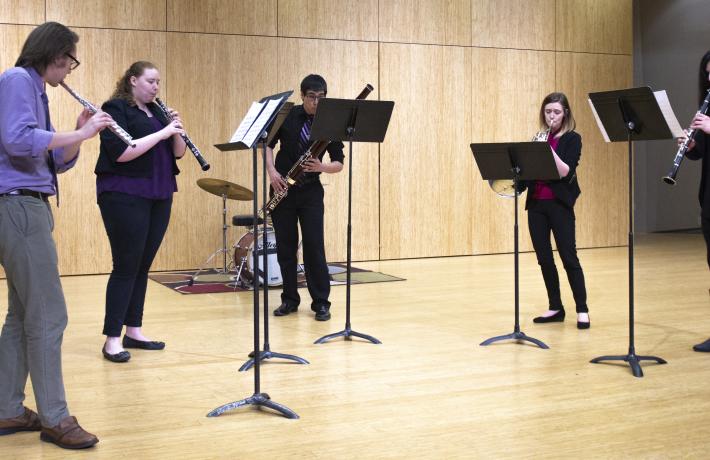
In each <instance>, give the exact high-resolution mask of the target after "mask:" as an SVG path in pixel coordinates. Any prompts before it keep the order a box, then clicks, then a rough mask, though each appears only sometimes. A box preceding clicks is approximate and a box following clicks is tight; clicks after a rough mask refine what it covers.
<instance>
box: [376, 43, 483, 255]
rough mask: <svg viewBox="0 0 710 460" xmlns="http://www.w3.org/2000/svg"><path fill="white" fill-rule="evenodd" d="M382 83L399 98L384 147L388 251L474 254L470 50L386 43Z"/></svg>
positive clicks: (383, 236) (383, 234) (385, 93)
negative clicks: (471, 211) (471, 208)
mask: <svg viewBox="0 0 710 460" xmlns="http://www.w3.org/2000/svg"><path fill="white" fill-rule="evenodd" d="M380 82H381V86H382V90H381V93H380V95H381V98H382V99H385V100H394V101H396V104H397V105H396V106H395V111H394V114H393V117H392V121H391V124H390V128H389V131H388V133H387V139H386V141H385V142H384V143H383V144H382V147H381V158H380V177H381V186H380V190H381V193H380V206H381V216H382V220H381V224H380V240H381V246H382V249H381V257H382V258H383V259H394V258H407V257H431V256H451V255H460V254H470V253H471V249H472V240H471V239H472V230H471V227H472V219H471V215H470V203H471V202H472V199H473V184H474V181H476V179H475V177H474V172H475V168H474V163H473V159H472V158H471V153H470V149H469V147H468V144H469V142H470V141H471V139H472V133H471V126H472V119H471V113H472V110H471V105H470V104H471V101H472V98H471V55H470V52H469V50H467V49H465V48H461V47H444V46H426V45H407V44H385V43H383V44H381V45H380Z"/></svg>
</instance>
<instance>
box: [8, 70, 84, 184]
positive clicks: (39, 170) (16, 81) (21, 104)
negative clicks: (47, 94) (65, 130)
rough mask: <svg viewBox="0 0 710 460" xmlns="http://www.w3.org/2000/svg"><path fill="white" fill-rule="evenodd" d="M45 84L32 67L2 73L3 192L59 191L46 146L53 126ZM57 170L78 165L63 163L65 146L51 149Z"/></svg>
mask: <svg viewBox="0 0 710 460" xmlns="http://www.w3.org/2000/svg"><path fill="white" fill-rule="evenodd" d="M44 88H45V83H44V81H43V80H42V77H40V75H39V74H38V73H37V71H36V70H35V69H33V68H22V67H13V68H11V69H9V70H7V71H5V72H4V73H3V74H2V75H0V193H7V192H11V191H13V190H17V189H29V190H34V191H37V192H42V193H46V194H49V195H53V194H54V193H56V191H55V189H54V182H53V179H52V172H51V171H50V170H49V164H48V161H47V155H48V154H49V152H48V150H47V147H48V146H49V143H50V142H51V141H52V136H53V134H52V133H53V132H54V128H53V127H52V126H51V125H50V126H49V129H47V125H48V123H47V115H46V113H45V108H44V102H42V94H44ZM52 154H53V157H54V164H55V167H56V169H57V172H58V173H62V172H64V171H66V170H68V169H69V168H71V167H73V166H74V165H75V164H76V160H77V158H78V155H77V158H74V159H73V160H72V161H71V162H69V163H66V164H65V163H64V149H63V148H57V149H54V150H53V151H52Z"/></svg>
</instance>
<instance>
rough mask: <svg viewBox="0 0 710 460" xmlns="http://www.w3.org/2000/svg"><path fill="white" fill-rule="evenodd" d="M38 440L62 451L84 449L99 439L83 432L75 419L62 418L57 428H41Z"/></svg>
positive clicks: (70, 417)
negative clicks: (54, 445)
mask: <svg viewBox="0 0 710 460" xmlns="http://www.w3.org/2000/svg"><path fill="white" fill-rule="evenodd" d="M39 438H40V439H41V440H42V441H45V442H51V443H54V444H56V445H58V446H59V447H62V448H64V449H85V448H87V447H91V446H93V445H94V444H96V443H97V442H99V438H97V437H96V436H94V435H93V434H91V433H89V432H87V431H84V429H83V428H82V427H80V426H79V422H77V421H76V417H72V416H69V417H64V418H63V419H62V420H61V421H60V422H59V424H57V426H53V427H52V428H47V427H46V426H43V427H42V433H41V434H40V435H39Z"/></svg>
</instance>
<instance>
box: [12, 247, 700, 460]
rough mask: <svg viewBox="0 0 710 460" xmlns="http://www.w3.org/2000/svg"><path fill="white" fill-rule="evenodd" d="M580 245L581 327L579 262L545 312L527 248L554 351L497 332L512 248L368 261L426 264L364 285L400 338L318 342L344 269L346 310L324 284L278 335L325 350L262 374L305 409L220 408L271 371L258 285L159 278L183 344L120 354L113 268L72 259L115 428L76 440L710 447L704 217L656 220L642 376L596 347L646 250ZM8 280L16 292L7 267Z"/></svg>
mask: <svg viewBox="0 0 710 460" xmlns="http://www.w3.org/2000/svg"><path fill="white" fill-rule="evenodd" d="M580 258H581V261H582V264H583V267H584V269H585V273H586V277H587V286H588V291H589V307H590V315H591V320H592V328H591V330H588V331H578V330H577V329H576V328H575V319H574V318H575V317H574V314H573V312H574V306H573V304H572V301H571V294H570V292H569V288H568V285H567V284H566V279H565V277H564V272H562V273H561V277H562V280H563V295H564V299H565V301H566V304H567V307H568V311H569V313H570V315H569V316H568V320H567V321H566V322H565V323H564V324H553V325H536V324H533V323H532V317H533V316H535V315H536V314H538V313H540V312H542V310H544V309H545V307H546V297H545V293H544V288H543V284H542V278H541V275H540V273H539V269H538V267H537V264H536V262H535V259H534V255H533V254H523V255H522V256H521V325H522V329H523V331H524V332H526V333H527V334H528V335H531V336H533V337H536V338H538V339H540V340H543V341H545V342H546V343H547V344H548V345H549V346H550V347H551V348H550V349H549V350H541V349H538V348H536V347H533V346H528V345H521V344H516V343H513V342H504V343H499V344H497V345H494V346H490V347H480V346H479V345H478V344H479V342H481V341H482V340H484V339H486V338H488V337H490V336H494V335H500V334H505V333H508V332H511V331H512V327H513V272H512V261H513V258H512V255H491V256H478V257H455V258H444V259H420V260H405V261H388V262H372V263H359V264H357V266H361V267H366V268H369V269H373V270H379V271H382V272H385V273H388V274H392V275H396V276H400V277H404V278H406V279H407V281H405V282H392V283H380V284H369V285H360V286H354V287H353V289H352V305H353V328H354V329H355V330H358V331H360V332H364V333H368V334H371V335H374V336H375V337H377V338H379V339H380V340H382V342H383V344H382V345H372V344H369V343H363V342H358V341H352V342H346V341H342V340H338V341H335V342H332V343H329V344H325V345H313V341H314V340H315V339H316V338H318V337H320V336H322V335H324V334H327V333H330V332H335V331H337V330H340V329H342V326H343V322H344V316H345V315H344V299H345V288H344V287H334V288H333V292H332V300H333V319H332V320H331V321H330V322H326V323H319V322H316V321H314V320H313V318H312V315H311V314H310V312H309V311H308V302H304V305H303V306H302V308H301V311H299V313H298V314H297V315H291V316H289V317H285V318H274V317H273V316H271V317H270V318H269V319H270V324H271V345H272V349H273V350H275V351H280V352H286V353H293V354H296V355H299V356H301V357H303V358H306V359H307V360H309V361H310V362H311V364H310V365H294V364H282V363H276V362H270V363H267V364H265V365H264V366H263V367H262V390H263V391H265V392H267V393H269V394H270V395H271V397H272V399H273V400H275V401H277V402H279V403H281V404H284V405H286V406H288V407H289V408H291V409H292V410H294V411H295V412H297V413H298V414H299V415H300V417H301V418H300V420H288V419H285V418H283V417H280V416H277V415H273V414H271V413H268V412H259V411H257V410H254V409H251V408H241V409H237V410H234V411H232V412H229V413H226V414H224V415H222V416H221V417H217V418H206V417H205V414H206V413H207V412H208V411H209V410H211V409H213V408H215V407H217V406H219V405H221V404H223V403H227V402H230V401H234V400H238V399H242V398H244V397H247V396H251V395H252V393H253V372H251V371H250V372H247V373H239V372H237V369H238V368H239V366H240V365H241V364H242V363H243V362H244V360H245V357H246V354H247V353H248V351H249V350H251V347H252V343H253V342H252V340H253V339H252V323H251V318H252V303H251V302H252V301H251V294H249V293H238V294H231V293H228V294H214V295H213V294H206V295H191V296H185V295H180V294H177V293H174V292H172V291H171V290H169V289H167V288H165V287H162V286H160V285H158V284H155V283H152V282H151V283H150V285H149V290H148V300H147V307H146V318H145V331H146V332H147V333H149V334H151V335H152V336H154V337H155V338H156V339H162V340H165V341H166V342H167V348H166V350H165V351H163V352H147V351H144V352H141V351H135V352H134V353H133V358H132V359H131V361H130V362H129V363H127V364H113V363H109V362H108V361H105V360H104V359H103V358H102V357H101V354H100V349H101V345H102V340H103V338H102V336H101V335H100V332H101V324H102V318H103V313H102V309H103V301H102V299H103V297H104V288H105V284H106V279H107V277H106V276H82V277H68V278H64V279H63V280H62V281H63V285H64V289H65V294H66V298H67V303H68V305H69V310H70V312H69V317H70V321H69V322H70V324H69V327H68V329H67V332H66V334H65V339H64V372H65V377H64V379H65V383H66V387H67V395H68V401H69V407H70V410H71V411H72V413H73V414H74V415H76V416H77V417H78V419H79V421H80V423H81V424H82V425H83V426H84V427H85V428H86V429H88V430H89V431H92V432H94V433H96V434H97V435H98V436H99V438H100V439H101V442H100V443H99V444H98V446H97V447H96V448H94V449H91V450H89V451H84V452H81V453H77V454H76V455H77V458H79V457H81V458H131V459H134V458H135V459H151V458H161V459H162V458H195V459H203V458H269V459H273V458H405V457H416V458H580V457H581V458H708V455H709V454H708V451H709V447H710V385H709V384H708V382H710V355H705V354H701V353H694V352H693V351H692V350H691V346H692V344H694V343H698V342H700V341H702V340H705V339H706V338H708V336H710V317H709V314H710V309H709V308H708V303H709V302H710V297H709V296H708V288H709V287H710V277H709V273H708V268H707V266H706V263H705V248H704V243H703V241H702V236H700V235H668V234H666V235H653V236H643V237H639V238H637V251H636V306H637V309H636V311H637V315H636V319H637V321H636V349H637V352H638V353H639V354H653V355H657V356H660V357H663V358H665V359H666V360H668V364H667V365H652V364H648V363H646V364H644V366H643V369H644V372H645V376H644V377H643V378H641V379H638V378H634V377H633V376H632V375H631V373H630V370H629V368H628V366H626V365H621V364H619V365H614V364H590V363H589V360H590V358H593V357H595V356H599V355H604V354H626V352H627V350H628V321H627V319H628V309H627V306H628V285H627V249H626V248H610V249H590V250H583V251H580ZM559 266H560V268H561V264H559ZM303 297H304V300H309V299H308V294H307V292H306V291H303ZM0 299H2V301H0V305H3V307H2V308H3V309H4V308H5V302H6V300H5V299H6V284H5V282H4V281H2V282H0ZM277 299H278V292H276V291H275V292H273V293H272V296H271V299H270V302H271V305H272V307H275V306H277V305H278V300H277ZM27 402H28V406H30V407H33V408H34V407H35V405H34V399H33V397H32V394H31V388H29V387H28V400H27ZM68 454H69V453H68V452H66V451H63V450H61V449H58V448H56V447H54V446H52V445H49V444H45V443H41V442H40V441H39V439H38V435H37V433H28V434H15V435H12V436H6V437H1V438H0V457H2V458H23V459H26V458H65V457H67V456H68Z"/></svg>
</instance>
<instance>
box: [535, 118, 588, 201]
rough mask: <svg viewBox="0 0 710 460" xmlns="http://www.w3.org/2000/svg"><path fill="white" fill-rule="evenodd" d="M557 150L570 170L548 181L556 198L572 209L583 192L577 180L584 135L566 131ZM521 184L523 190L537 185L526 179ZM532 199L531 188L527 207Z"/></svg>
mask: <svg viewBox="0 0 710 460" xmlns="http://www.w3.org/2000/svg"><path fill="white" fill-rule="evenodd" d="M555 151H556V152H557V156H559V157H560V159H561V160H562V161H564V162H565V163H566V164H567V166H569V172H568V173H567V175H566V176H565V177H563V178H562V179H558V180H551V181H548V184H549V185H550V188H551V189H552V191H553V192H554V194H555V198H556V199H557V200H559V201H560V202H562V204H564V205H565V206H567V207H568V208H570V209H571V208H573V207H574V203H575V202H576V201H577V197H578V196H579V194H580V193H582V191H581V190H580V188H579V182H578V181H577V165H578V164H579V157H580V156H581V155H582V136H580V135H579V134H577V133H576V132H575V131H568V132H566V133H564V134H563V135H562V137H560V141H559V143H558V144H557V149H556V150H555ZM521 185H522V186H523V187H522V189H523V190H524V189H525V188H532V187H534V186H535V181H525V182H523V183H522V184H521ZM532 201H533V199H532V193H531V190H528V196H527V198H526V200H525V209H528V208H529V207H530V204H531V202H532Z"/></svg>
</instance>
